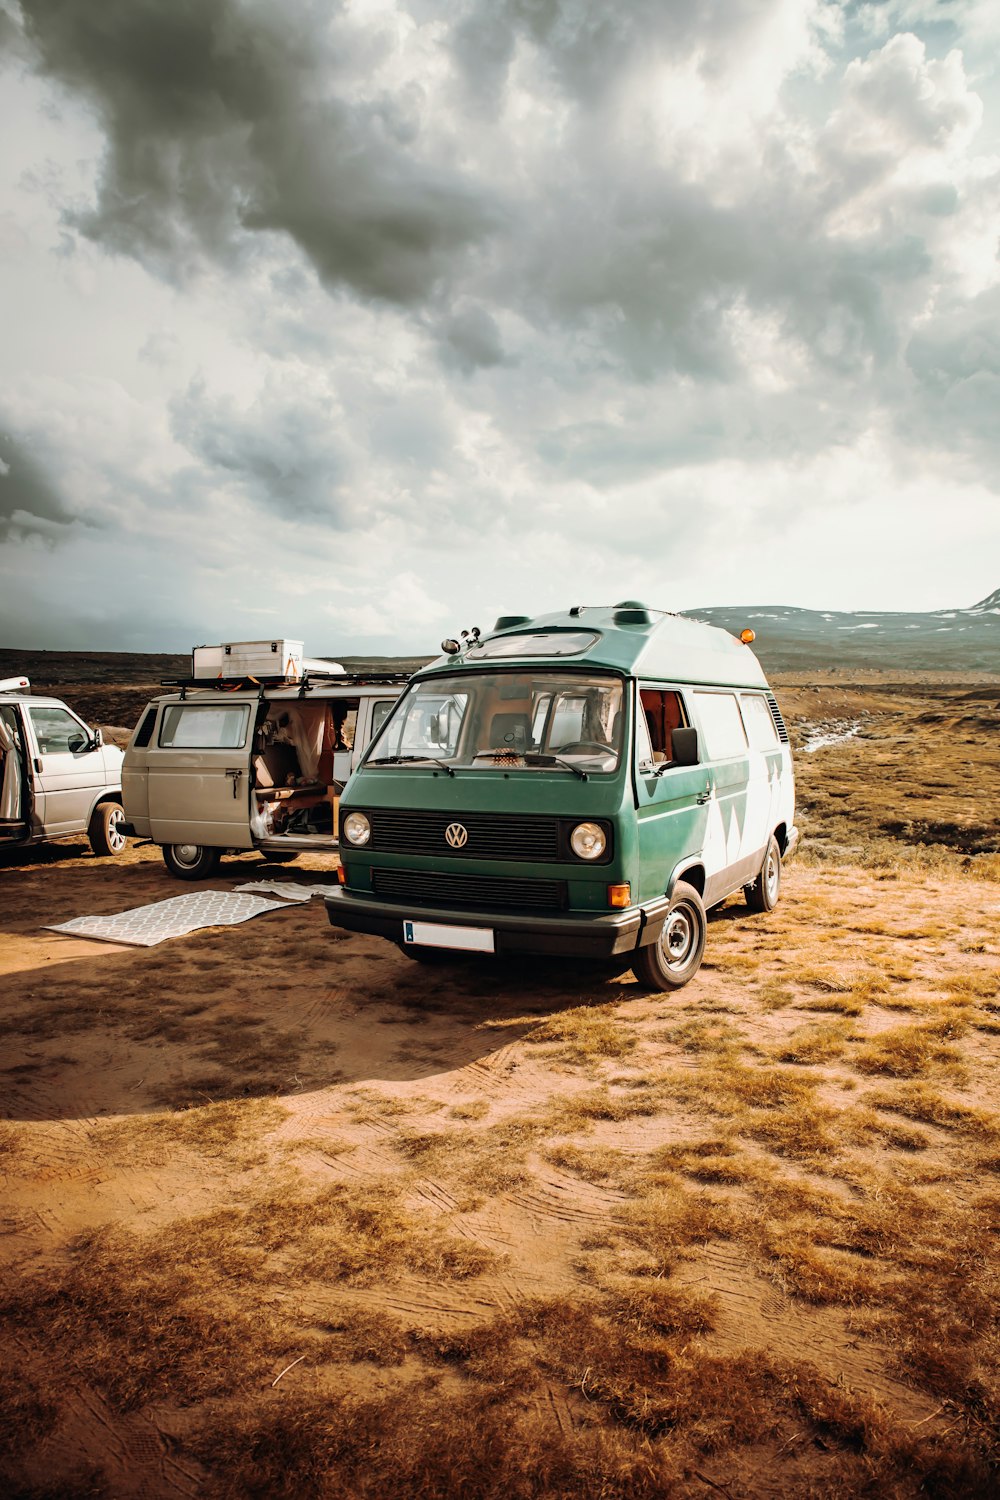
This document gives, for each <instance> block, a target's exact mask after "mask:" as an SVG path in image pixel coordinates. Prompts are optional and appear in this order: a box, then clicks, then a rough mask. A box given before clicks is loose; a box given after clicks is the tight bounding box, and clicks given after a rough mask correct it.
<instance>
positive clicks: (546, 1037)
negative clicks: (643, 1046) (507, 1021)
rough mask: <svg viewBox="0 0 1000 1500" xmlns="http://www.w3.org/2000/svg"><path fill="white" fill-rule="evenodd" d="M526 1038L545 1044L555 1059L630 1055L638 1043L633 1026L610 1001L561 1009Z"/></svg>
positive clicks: (580, 1061) (585, 1059)
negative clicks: (597, 1005)
mask: <svg viewBox="0 0 1000 1500" xmlns="http://www.w3.org/2000/svg"><path fill="white" fill-rule="evenodd" d="M525 1040H526V1041H529V1042H531V1043H534V1044H537V1045H538V1046H544V1049H545V1055H546V1056H547V1057H548V1058H550V1059H552V1060H553V1061H556V1060H558V1061H559V1062H567V1063H578V1064H586V1063H591V1062H594V1061H596V1060H598V1059H604V1058H609V1057H610V1058H622V1057H627V1056H628V1055H629V1053H630V1052H633V1051H634V1050H635V1046H636V1038H635V1035H634V1032H633V1030H632V1028H631V1027H630V1026H629V1024H628V1023H627V1022H626V1021H623V1020H621V1019H620V1018H619V1017H617V1016H616V1015H615V1014H614V1011H613V1010H612V1008H611V1007H610V1006H606V1005H605V1006H601V1007H599V1008H598V1007H591V1006H585V1005H581V1006H577V1007H576V1008H575V1009H573V1010H563V1011H560V1012H559V1013H558V1014H557V1015H554V1016H550V1017H548V1018H547V1019H546V1020H545V1021H542V1022H541V1023H540V1024H539V1025H537V1026H535V1027H534V1029H533V1030H532V1031H530V1032H529V1033H528V1035H527V1037H526V1039H525Z"/></svg>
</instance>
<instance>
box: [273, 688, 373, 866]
mask: <svg viewBox="0 0 1000 1500" xmlns="http://www.w3.org/2000/svg"><path fill="white" fill-rule="evenodd" d="M357 718H358V703H357V701H351V700H350V699H344V698H336V699H332V700H331V699H326V700H315V699H314V700H312V701H305V700H301V699H296V700H289V701H283V700H278V701H275V702H270V703H268V704H267V706H266V712H265V714H264V717H263V718H262V719H261V720H260V721H259V722H258V724H257V729H256V739H255V745H254V756H253V799H254V817H253V824H254V833H255V834H256V835H257V837H258V838H266V839H268V840H270V839H282V838H288V839H289V840H290V841H291V840H292V839H294V841H295V843H296V844H298V843H299V840H301V839H307V840H311V839H315V840H316V841H317V842H318V843H324V844H325V843H328V842H329V841H330V840H331V839H334V838H336V836H337V810H338V804H339V800H340V793H341V792H342V791H343V789H344V784H345V782H346V781H347V778H348V776H349V775H350V774H351V753H352V749H353V745H354V734H355V729H356V726H357Z"/></svg>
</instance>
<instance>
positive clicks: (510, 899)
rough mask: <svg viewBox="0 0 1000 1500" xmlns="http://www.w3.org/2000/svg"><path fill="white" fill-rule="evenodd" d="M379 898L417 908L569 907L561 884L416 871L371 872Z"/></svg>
mask: <svg viewBox="0 0 1000 1500" xmlns="http://www.w3.org/2000/svg"><path fill="white" fill-rule="evenodd" d="M372 890H373V891H374V892H375V894H376V896H391V897H392V898H393V899H394V900H404V901H408V902H410V903H412V905H414V906H482V907H486V908H490V907H494V908H495V907H500V906H513V907H523V908H527V909H529V910H531V911H561V910H562V909H563V908H564V907H565V905H566V883H565V881H562V880H506V879H503V878H497V879H494V878H493V877H491V876H488V875H427V874H424V873H422V872H420V871H416V870H372Z"/></svg>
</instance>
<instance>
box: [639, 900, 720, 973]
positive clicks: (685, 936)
mask: <svg viewBox="0 0 1000 1500" xmlns="http://www.w3.org/2000/svg"><path fill="white" fill-rule="evenodd" d="M705 932H706V921H705V906H704V903H703V902H702V899H701V897H700V896H699V895H698V892H697V891H696V890H695V888H694V886H693V885H688V884H687V882H686V881H683V880H679V881H678V882H677V884H676V885H675V886H674V893H673V896H672V897H671V899H670V910H669V912H668V913H667V917H666V920H665V922H664V923H663V926H662V927H661V929H660V935H659V937H658V938H657V940H656V942H655V943H650V944H649V945H648V947H645V948H639V949H637V950H636V955H635V959H634V961H633V964H632V973H633V974H634V975H635V977H636V980H637V981H638V983H639V984H640V985H641V987H642V988H643V989H644V990H653V991H656V992H657V993H660V992H662V991H663V990H679V989H683V987H684V986H685V985H686V984H688V983H689V982H690V981H691V980H692V979H693V978H694V976H695V975H696V974H697V972H698V970H699V969H700V968H701V960H702V955H703V954H704V952H705Z"/></svg>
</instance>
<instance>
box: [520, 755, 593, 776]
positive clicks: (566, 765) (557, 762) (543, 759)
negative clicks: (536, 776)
mask: <svg viewBox="0 0 1000 1500" xmlns="http://www.w3.org/2000/svg"><path fill="white" fill-rule="evenodd" d="M521 759H522V760H523V761H524V764H525V765H526V766H560V767H561V768H562V770H564V771H572V772H573V775H574V776H579V778H580V780H581V781H587V780H588V779H589V778H588V776H587V773H586V771H581V770H580V767H579V766H575V765H574V764H573V762H572V761H571V760H563V758H562V756H560V755H545V754H544V753H543V752H542V751H540V750H527V751H525V753H524V754H523V755H522V756H521Z"/></svg>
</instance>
